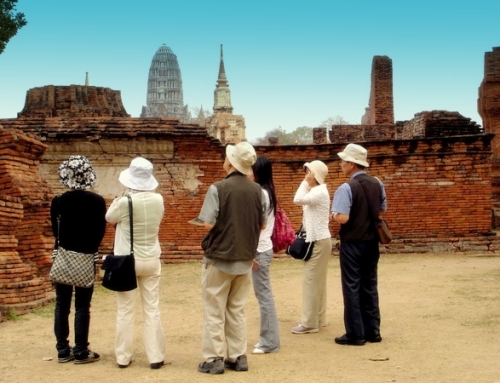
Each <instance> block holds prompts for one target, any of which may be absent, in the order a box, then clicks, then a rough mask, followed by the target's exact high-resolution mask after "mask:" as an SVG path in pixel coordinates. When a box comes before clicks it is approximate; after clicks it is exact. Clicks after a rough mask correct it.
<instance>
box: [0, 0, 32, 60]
mask: <svg viewBox="0 0 500 383" xmlns="http://www.w3.org/2000/svg"><path fill="white" fill-rule="evenodd" d="M16 3H17V0H0V54H2V53H3V51H4V49H5V47H6V46H7V43H8V42H9V40H10V39H11V38H12V37H14V36H15V35H16V34H17V31H18V30H19V29H21V28H22V27H24V26H25V25H26V24H27V23H28V22H27V21H26V19H25V18H24V13H19V12H17V13H16Z"/></svg>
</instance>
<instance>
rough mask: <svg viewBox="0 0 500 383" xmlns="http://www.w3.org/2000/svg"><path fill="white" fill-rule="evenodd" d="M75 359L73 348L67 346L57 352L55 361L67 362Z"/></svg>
mask: <svg viewBox="0 0 500 383" xmlns="http://www.w3.org/2000/svg"><path fill="white" fill-rule="evenodd" d="M72 360H75V354H73V349H72V348H68V349H66V350H64V351H62V352H58V353H57V362H58V363H67V362H71V361H72Z"/></svg>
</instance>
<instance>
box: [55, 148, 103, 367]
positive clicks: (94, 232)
mask: <svg viewBox="0 0 500 383" xmlns="http://www.w3.org/2000/svg"><path fill="white" fill-rule="evenodd" d="M58 175H59V180H60V182H61V183H62V184H63V185H64V186H66V187H67V188H69V189H71V190H69V191H67V192H65V193H63V194H62V195H59V196H56V197H54V199H53V200H52V204H51V207H50V218H51V222H52V231H53V234H54V237H55V238H56V240H57V238H58V237H59V246H60V247H62V248H64V249H66V250H70V251H75V252H78V253H83V254H82V256H90V257H94V259H95V258H96V257H97V251H98V249H99V245H100V244H101V240H102V238H103V237H104V232H105V228H106V220H105V218H104V216H105V214H106V203H105V201H104V198H103V197H102V196H100V195H99V194H96V193H94V192H91V191H89V190H86V189H89V188H90V187H92V186H93V185H94V183H95V179H96V176H95V172H94V169H93V168H92V164H91V163H90V161H89V160H88V158H87V157H85V156H80V155H76V156H70V157H69V158H68V159H67V160H66V161H64V162H63V163H61V165H59V169H58ZM58 216H60V222H58V219H57V218H58ZM54 287H55V291H56V306H55V312H54V333H55V336H56V340H57V343H56V349H57V352H58V362H59V363H66V362H70V361H72V360H74V361H75V364H83V363H91V362H95V361H97V360H99V358H100V357H99V354H97V353H96V352H93V351H91V350H90V349H89V348H88V345H89V342H88V338H89V327H90V301H91V300H92V294H93V292H94V286H93V285H92V286H91V287H88V288H85V287H77V286H71V285H65V284H61V283H54ZM73 289H74V291H75V324H74V325H75V328H74V332H75V345H74V347H71V346H70V343H69V341H68V336H69V313H70V311H71V299H72V296H73Z"/></svg>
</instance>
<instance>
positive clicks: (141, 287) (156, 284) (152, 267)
mask: <svg viewBox="0 0 500 383" xmlns="http://www.w3.org/2000/svg"><path fill="white" fill-rule="evenodd" d="M135 271H136V274H137V287H138V288H137V289H135V290H132V291H124V292H118V293H117V295H116V303H117V318H116V339H115V354H116V361H117V363H118V364H123V365H127V364H129V363H130V360H131V359H132V355H133V353H134V342H133V341H134V314H135V302H136V300H137V293H138V292H139V293H140V297H141V304H142V314H143V318H144V334H143V341H144V348H145V351H146V356H147V358H148V361H149V363H158V362H162V361H164V360H165V335H164V333H163V326H162V323H161V318H160V310H159V308H158V304H159V297H160V276H161V261H160V260H159V259H158V258H155V259H140V258H136V259H135Z"/></svg>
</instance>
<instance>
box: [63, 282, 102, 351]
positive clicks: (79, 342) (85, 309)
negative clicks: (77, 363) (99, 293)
mask: <svg viewBox="0 0 500 383" xmlns="http://www.w3.org/2000/svg"><path fill="white" fill-rule="evenodd" d="M54 286H55V290H56V307H55V310H54V334H55V336H56V341H57V343H56V349H57V351H58V352H59V353H65V352H66V351H69V349H70V348H71V346H70V345H69V340H68V336H69V313H70V311H71V299H72V296H73V286H69V285H63V284H60V283H55V284H54ZM74 289H75V329H74V330H75V346H74V348H73V352H74V353H75V354H79V353H81V352H85V351H87V350H88V345H89V327H90V301H91V300H92V294H93V293H94V286H92V287H89V288H84V287H74Z"/></svg>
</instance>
